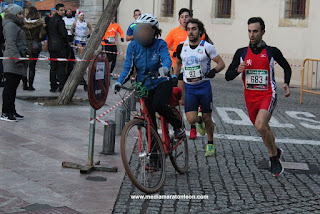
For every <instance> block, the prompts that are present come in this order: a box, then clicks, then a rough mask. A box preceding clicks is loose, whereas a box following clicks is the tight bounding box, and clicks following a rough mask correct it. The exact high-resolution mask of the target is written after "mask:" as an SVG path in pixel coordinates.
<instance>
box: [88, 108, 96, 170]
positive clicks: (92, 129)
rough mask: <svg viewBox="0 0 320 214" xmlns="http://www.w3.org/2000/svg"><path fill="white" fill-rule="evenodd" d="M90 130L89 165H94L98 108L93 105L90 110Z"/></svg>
mask: <svg viewBox="0 0 320 214" xmlns="http://www.w3.org/2000/svg"><path fill="white" fill-rule="evenodd" d="M90 120H91V122H90V131H89V150H88V165H89V166H93V155H94V137H95V130H96V110H95V109H93V108H92V107H91V110H90Z"/></svg>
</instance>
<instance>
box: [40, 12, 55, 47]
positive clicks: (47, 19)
mask: <svg viewBox="0 0 320 214" xmlns="http://www.w3.org/2000/svg"><path fill="white" fill-rule="evenodd" d="M56 13H57V10H56V8H54V7H53V8H51V11H50V15H48V16H47V17H46V18H44V27H45V29H46V31H47V32H48V24H49V21H50V18H52V17H53V16H54V15H55V14H56ZM42 50H43V51H46V52H47V51H48V37H47V39H46V40H45V41H44V43H43V47H42Z"/></svg>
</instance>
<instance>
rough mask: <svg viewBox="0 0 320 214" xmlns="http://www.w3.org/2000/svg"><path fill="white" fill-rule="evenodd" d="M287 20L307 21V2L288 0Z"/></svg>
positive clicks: (303, 0)
mask: <svg viewBox="0 0 320 214" xmlns="http://www.w3.org/2000/svg"><path fill="white" fill-rule="evenodd" d="M285 12H286V18H291V19H305V18H306V0H287V1H286V11H285Z"/></svg>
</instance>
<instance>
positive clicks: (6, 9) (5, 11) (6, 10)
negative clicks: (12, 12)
mask: <svg viewBox="0 0 320 214" xmlns="http://www.w3.org/2000/svg"><path fill="white" fill-rule="evenodd" d="M3 9H4V12H2V13H1V17H2V19H4V15H5V14H6V13H8V5H5V6H4V7H3Z"/></svg>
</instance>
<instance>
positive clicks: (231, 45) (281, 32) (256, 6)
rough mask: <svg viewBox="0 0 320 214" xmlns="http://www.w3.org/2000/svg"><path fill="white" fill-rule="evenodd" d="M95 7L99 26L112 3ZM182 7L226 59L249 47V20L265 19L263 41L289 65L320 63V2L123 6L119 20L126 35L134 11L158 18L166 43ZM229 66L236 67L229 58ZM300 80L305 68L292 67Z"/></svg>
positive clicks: (240, 0) (181, 0) (143, 2)
mask: <svg viewBox="0 0 320 214" xmlns="http://www.w3.org/2000/svg"><path fill="white" fill-rule="evenodd" d="M81 1H84V2H86V1H88V0H81ZM94 1H95V3H96V4H95V9H89V8H88V4H85V5H84V8H86V9H87V10H88V12H90V11H91V12H92V13H93V15H92V17H94V18H95V20H97V19H98V17H99V16H97V13H100V14H101V11H102V7H103V5H105V4H106V3H107V0H105V2H104V3H103V1H102V0H100V1H99V0H94ZM88 2H89V1H88ZM90 2H91V4H92V1H90ZM183 7H186V8H190V7H192V9H193V17H195V18H198V19H200V20H202V21H203V22H204V24H205V28H206V30H207V33H208V35H209V37H210V38H211V40H212V41H213V42H214V45H215V47H216V48H217V50H218V51H219V53H220V55H222V56H226V57H230V56H233V54H234V53H235V51H236V50H237V48H240V47H244V46H246V45H248V43H249V39H248V34H247V20H248V19H249V18H250V17H253V16H260V17H262V18H263V19H264V21H265V24H266V33H265V36H264V40H265V41H266V43H267V44H268V45H271V46H276V47H278V48H279V49H280V50H281V51H282V53H283V55H284V56H285V57H286V58H287V59H288V61H289V63H290V64H298V65H301V64H302V62H303V60H304V59H305V58H315V59H318V58H320V56H319V53H318V50H319V48H320V47H319V46H320V43H319V42H318V41H317V38H316V37H317V35H318V32H320V30H319V28H318V23H320V13H319V12H318V8H320V1H319V0H122V1H121V3H120V6H119V8H118V11H117V12H118V13H117V20H118V23H119V24H120V26H121V28H122V29H123V30H124V31H126V29H127V28H128V26H129V25H130V24H131V23H132V22H133V21H134V19H133V11H134V10H135V9H140V10H141V11H142V13H153V14H155V15H156V16H157V17H158V19H159V21H160V28H161V29H162V30H163V33H162V38H163V39H164V38H165V37H166V35H167V34H168V32H169V31H170V30H171V29H173V28H174V27H176V26H178V25H179V23H178V12H179V10H180V9H181V8H183ZM118 44H119V50H120V51H122V52H125V50H126V47H127V45H128V43H121V42H119V43H118ZM318 47H319V48H318ZM225 62H226V65H228V64H229V63H230V62H231V61H230V59H227V58H225ZM276 74H277V79H279V80H280V79H281V78H282V77H283V72H282V70H281V69H280V67H279V66H276ZM300 74H301V68H299V67H293V78H292V83H293V84H300Z"/></svg>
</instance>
